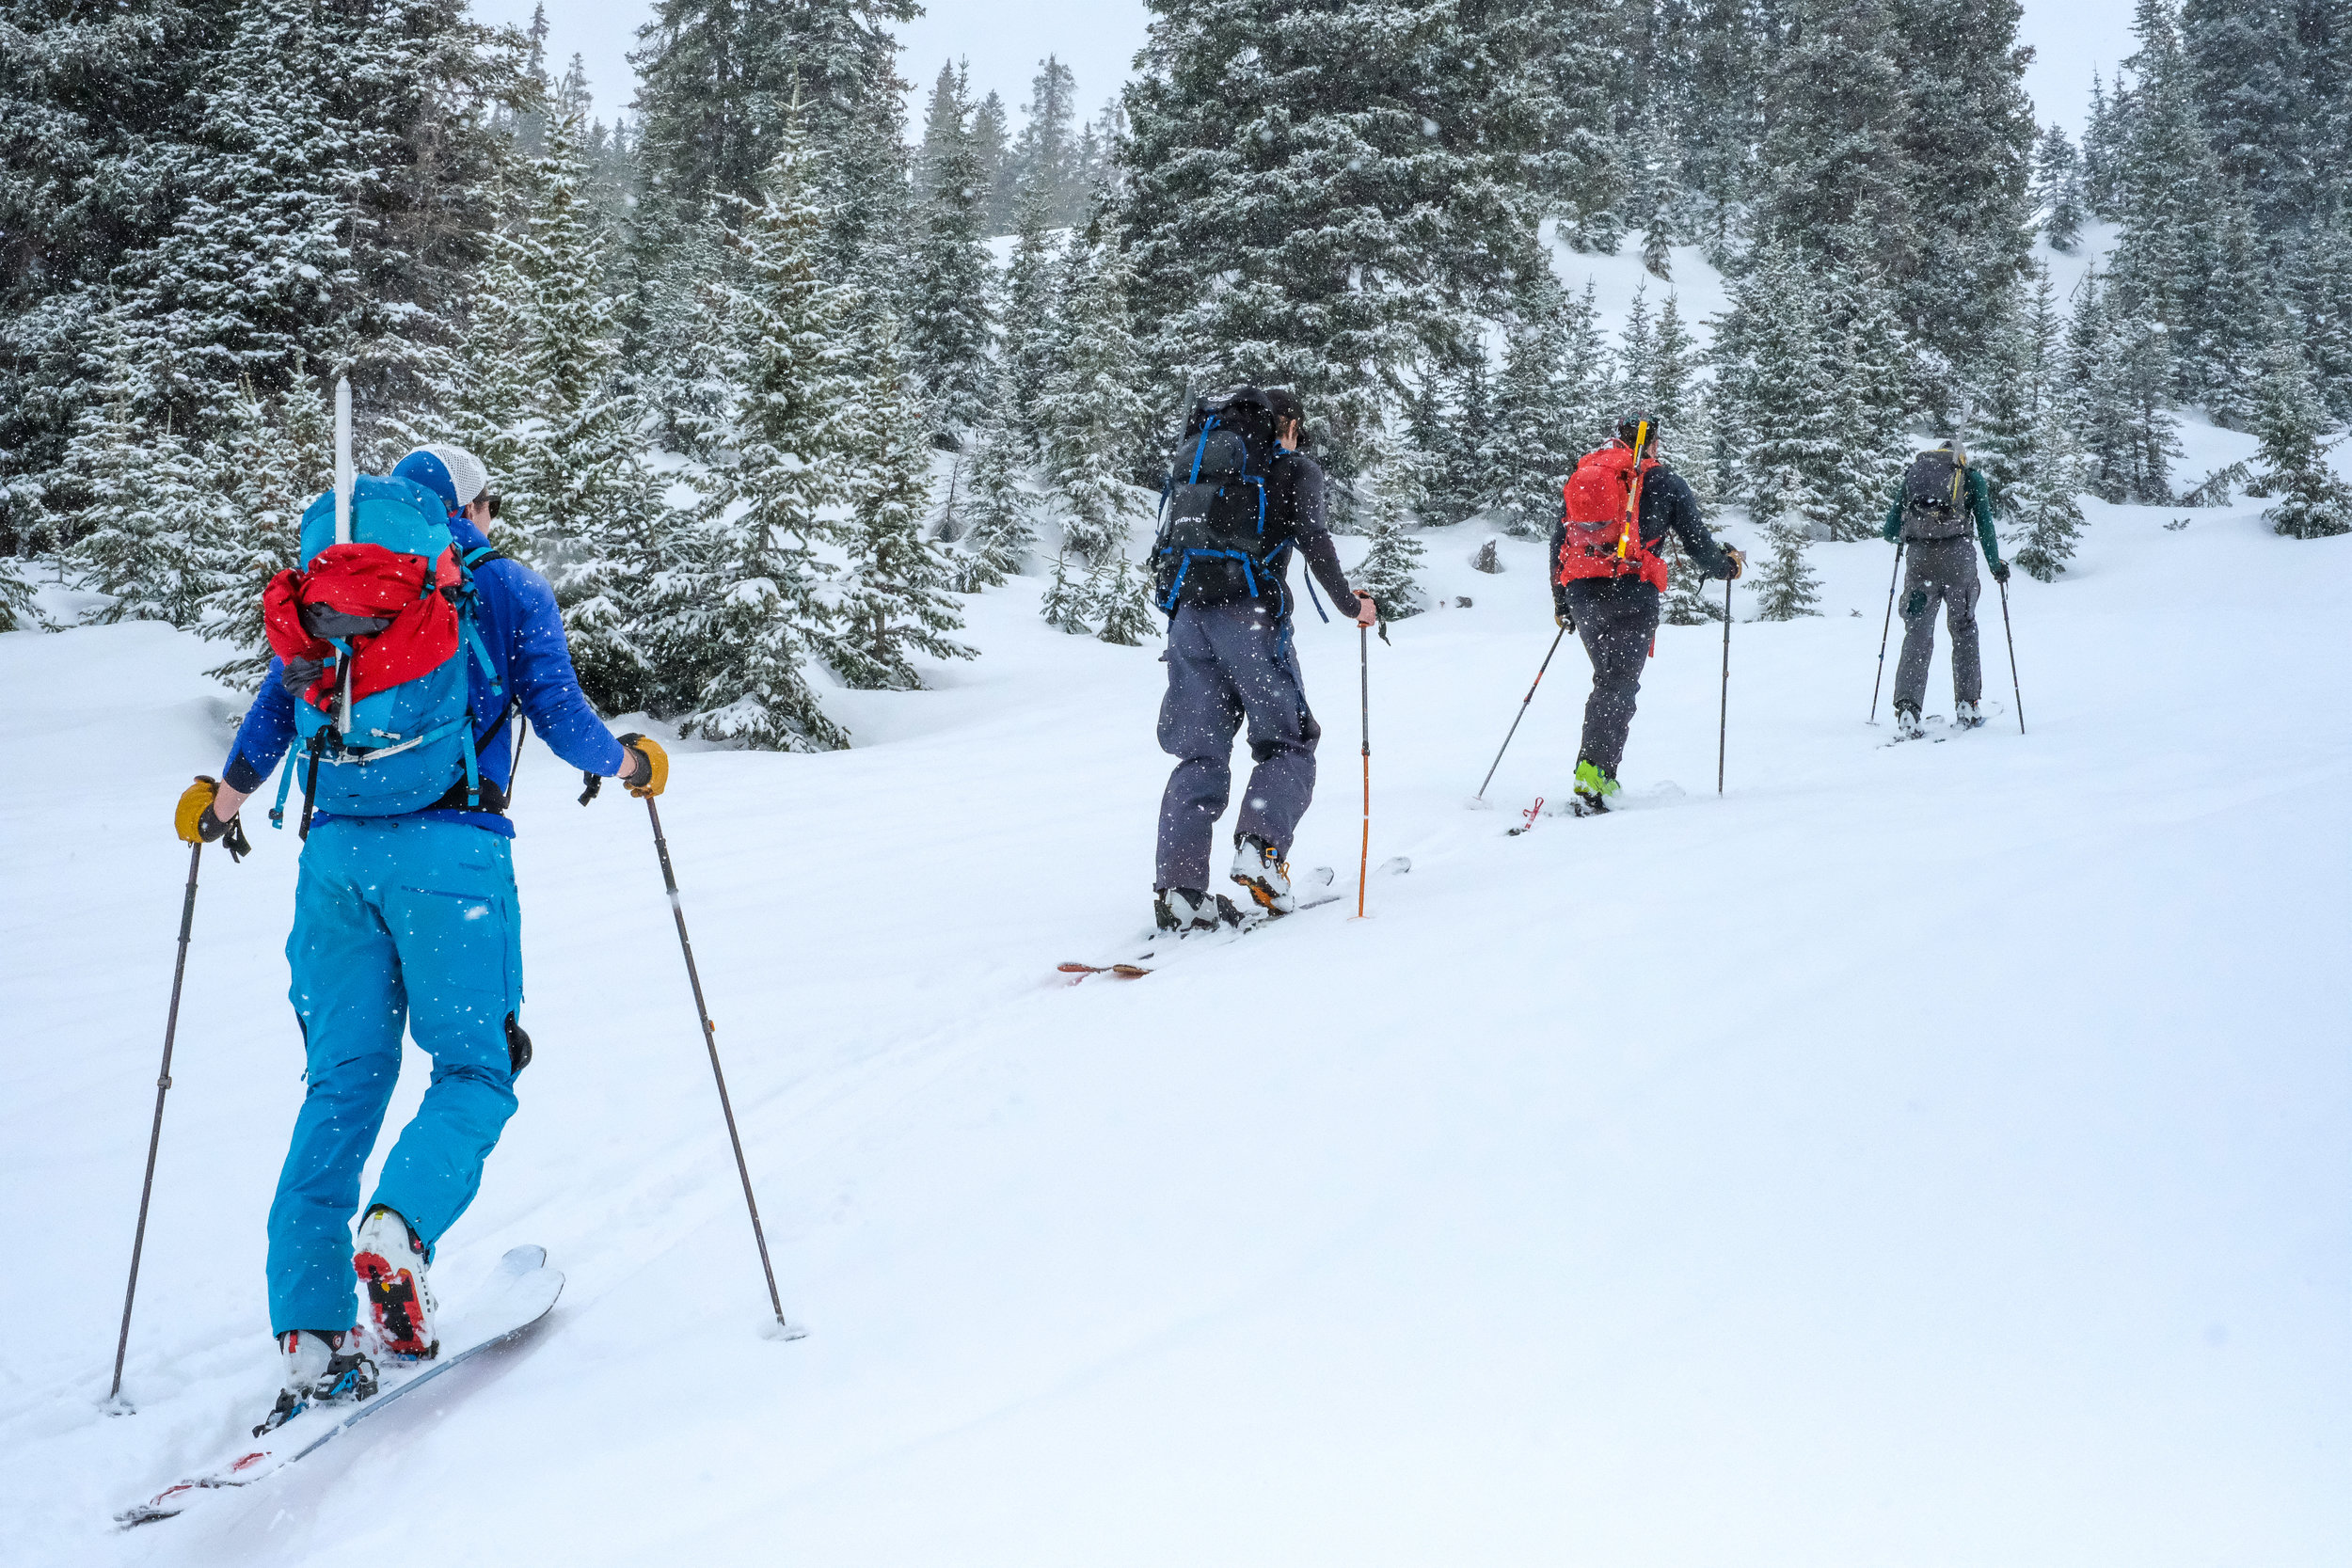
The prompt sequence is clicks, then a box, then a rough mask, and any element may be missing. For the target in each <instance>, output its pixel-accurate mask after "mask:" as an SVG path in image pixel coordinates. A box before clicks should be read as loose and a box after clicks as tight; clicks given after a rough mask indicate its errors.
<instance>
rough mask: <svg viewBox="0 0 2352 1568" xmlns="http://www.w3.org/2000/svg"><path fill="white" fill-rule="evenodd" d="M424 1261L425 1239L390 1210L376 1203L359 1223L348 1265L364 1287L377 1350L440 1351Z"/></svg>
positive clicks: (412, 1357) (420, 1356) (422, 1354)
mask: <svg viewBox="0 0 2352 1568" xmlns="http://www.w3.org/2000/svg"><path fill="white" fill-rule="evenodd" d="M426 1262H427V1259H426V1258H425V1254H424V1243H422V1242H421V1241H419V1240H418V1239H417V1233H416V1232H415V1231H413V1230H411V1229H409V1228H408V1222H407V1221H406V1220H405V1219H402V1218H401V1217H400V1215H399V1214H397V1213H395V1212H393V1211H391V1210H389V1209H387V1208H386V1207H384V1205H382V1204H380V1203H379V1204H377V1205H376V1206H375V1207H374V1208H373V1209H370V1210H369V1211H368V1212H367V1217H366V1218H365V1219H362V1220H361V1221H360V1222H359V1236H358V1241H357V1242H355V1243H353V1245H352V1250H351V1267H352V1270H353V1272H354V1273H356V1274H358V1276H359V1281H360V1283H361V1284H362V1285H364V1286H365V1287H366V1288H367V1296H368V1316H369V1319H370V1320H371V1323H370V1326H371V1327H372V1328H373V1330H374V1338H375V1344H376V1348H377V1350H378V1352H379V1353H380V1354H385V1355H391V1356H398V1357H400V1358H401V1359H403V1360H406V1361H430V1360H432V1359H433V1357H434V1356H435V1355H437V1354H439V1352H440V1349H441V1345H440V1341H439V1340H437V1339H436V1338H434V1337H433V1290H432V1287H430V1286H429V1285H427V1284H426V1283H425V1277H424V1275H425V1268H426Z"/></svg>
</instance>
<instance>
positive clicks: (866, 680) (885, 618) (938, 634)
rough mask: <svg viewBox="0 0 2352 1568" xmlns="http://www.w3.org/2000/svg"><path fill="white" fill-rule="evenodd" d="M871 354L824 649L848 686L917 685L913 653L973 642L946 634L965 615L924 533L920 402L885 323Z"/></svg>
mask: <svg viewBox="0 0 2352 1568" xmlns="http://www.w3.org/2000/svg"><path fill="white" fill-rule="evenodd" d="M867 357H868V359H869V362H870V363H869V367H868V370H867V372H866V382H865V386H864V388H863V396H862V397H861V398H860V400H859V403H858V405H857V407H856V409H855V411H854V413H853V415H852V417H851V421H850V422H851V425H852V429H851V431H850V450H849V451H848V452H847V453H846V454H845V455H846V456H847V457H848V459H849V462H850V475H849V483H848V492H849V495H848V499H849V503H850V516H849V521H848V523H847V524H846V525H845V526H844V528H843V529H842V531H841V533H842V543H843V546H844V547H845V550H846V553H847V555H848V557H849V563H848V569H847V571H846V572H845V574H844V575H843V577H842V579H841V581H840V583H839V585H838V586H837V588H836V589H835V591H834V600H833V606H832V613H831V615H830V616H829V617H828V618H827V620H828V626H829V634H828V635H827V637H826V638H825V641H824V652H825V657H826V659H827V661H828V662H829V663H831V664H832V666H833V667H834V672H835V673H838V674H839V675H840V676H841V678H842V680H843V681H844V682H846V683H847V684H848V685H850V686H852V687H859V688H864V689H871V690H882V691H913V690H916V689H920V688H921V686H922V684H923V681H922V677H921V676H920V675H918V674H917V673H915V669H914V662H913V659H912V656H913V655H914V654H917V653H921V654H928V655H930V657H933V658H970V657H973V651H972V650H971V649H970V648H968V647H966V646H964V645H963V644H962V643H961V642H957V641H953V640H952V639H950V638H949V637H948V636H947V634H948V633H949V632H952V631H957V630H961V627H962V626H963V616H962V613H961V611H960V610H958V609H957V608H956V604H955V601H954V600H953V599H952V598H950V597H948V595H947V594H946V591H945V588H944V586H943V585H944V583H945V581H946V567H945V563H944V562H942V561H941V560H940V558H939V555H938V553H937V552H936V551H935V550H934V549H933V548H932V546H931V545H930V541H928V540H926V539H925V538H924V537H923V517H924V515H925V513H926V512H927V511H928V510H929V509H930V459H929V456H928V453H929V451H930V442H929V440H928V439H927V438H926V436H925V420H924V405H923V402H922V400H921V399H919V398H917V397H915V396H914V395H913V394H912V393H911V392H910V390H909V388H908V386H907V379H908V378H907V374H906V370H905V367H904V365H903V364H902V362H901V361H900V359H899V356H898V342H897V341H896V339H895V337H894V336H893V335H892V334H891V333H890V332H889V331H888V330H887V329H885V330H884V331H883V332H882V334H881V336H880V339H879V341H876V342H875V343H874V345H873V346H872V348H871V349H870V350H869V352H868V356H867Z"/></svg>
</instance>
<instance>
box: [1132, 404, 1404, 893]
mask: <svg viewBox="0 0 2352 1568" xmlns="http://www.w3.org/2000/svg"><path fill="white" fill-rule="evenodd" d="M1201 412H1202V414H1206V415H1209V416H1210V418H1209V420H1208V423H1209V426H1210V428H1209V430H1208V431H1204V432H1201V433H1200V435H1199V436H1198V437H1197V438H1196V437H1194V436H1188V437H1187V445H1186V447H1185V448H1184V449H1181V451H1180V457H1179V461H1180V464H1184V465H1188V466H1189V467H1188V468H1187V469H1186V470H1185V471H1188V472H1189V473H1190V474H1191V476H1192V482H1191V483H1187V484H1185V485H1183V486H1181V487H1180V486H1178V485H1177V484H1176V483H1175V482H1174V481H1173V480H1171V485H1170V488H1171V491H1175V490H1177V489H1179V488H1182V489H1184V490H1197V491H1200V492H1202V495H1201V497H1200V507H1199V509H1198V510H1199V512H1200V517H1201V518H1202V519H1206V518H1208V517H1209V516H1210V515H1211V512H1212V510H1213V509H1214V508H1216V506H1218V505H1220V504H1221V503H1220V502H1219V501H1218V500H1217V496H1218V495H1219V494H1220V493H1227V494H1232V495H1234V496H1238V497H1239V498H1241V507H1240V512H1239V514H1238V515H1240V516H1241V517H1243V518H1244V519H1245V520H1247V521H1248V522H1249V523H1252V524H1256V525H1257V526H1256V527H1254V528H1251V529H1249V530H1248V531H1247V532H1240V531H1237V532H1235V533H1234V535H1233V536H1232V537H1230V538H1228V537H1220V536H1218V535H1216V533H1215V532H1214V531H1208V525H1207V523H1206V522H1205V521H1204V522H1203V530H1204V531H1200V532H1197V533H1191V534H1184V535H1182V536H1179V535H1178V534H1176V533H1173V532H1171V531H1168V530H1164V531H1163V534H1162V539H1161V541H1160V543H1159V545H1158V546H1156V547H1157V548H1158V552H1159V554H1160V555H1161V556H1162V557H1163V558H1165V560H1166V562H1168V563H1167V565H1166V567H1165V569H1166V571H1167V572H1168V576H1169V578H1171V581H1170V582H1169V584H1168V586H1167V587H1166V588H1165V589H1164V590H1163V591H1162V593H1161V595H1160V603H1161V608H1162V609H1163V610H1168V651H1167V652H1166V653H1164V654H1162V655H1161V656H1160V657H1161V659H1162V661H1163V662H1165V663H1166V664H1167V665H1168V695H1167V696H1166V697H1164V698H1163V699H1162V700H1161V703H1160V724H1159V740H1160V750H1162V751H1164V752H1167V753H1168V755H1170V756H1172V757H1175V758H1176V759H1177V763H1176V767H1175V770H1174V771H1173V772H1171V773H1170V774H1169V775H1168V788H1167V790H1166V791H1165V792H1164V793H1163V794H1162V796H1161V798H1160V825H1159V853H1158V857H1157V864H1156V867H1155V869H1154V872H1153V876H1152V894H1153V900H1152V919H1153V921H1154V923H1155V924H1156V925H1158V927H1160V928H1161V929H1162V930H1168V931H1179V932H1181V931H1188V930H1196V929H1209V928H1213V927H1216V926H1217V925H1219V924H1221V923H1226V922H1230V921H1232V920H1233V919H1236V918H1237V911H1234V909H1233V906H1232V903H1231V902H1230V901H1228V900H1226V899H1224V898H1222V897H1216V896H1213V895H1211V894H1210V893H1208V892H1207V891H1206V890H1207V888H1208V885H1209V857H1210V852H1211V841H1212V839H1213V837H1214V834H1215V832H1216V822H1217V819H1218V818H1219V817H1220V816H1223V815H1224V813H1225V806H1226V801H1227V800H1228V798H1229V797H1230V795H1231V793H1232V777H1233V764H1232V754H1233V735H1234V732H1235V731H1236V730H1238V729H1239V728H1240V727H1241V725H1242V723H1243V722H1244V721H1248V726H1249V755H1250V760H1251V761H1252V762H1253V763H1254V764H1256V766H1255V767H1254V768H1252V769H1251V771H1250V774H1249V783H1248V787H1247V788H1246V789H1245V790H1244V792H1243V795H1242V809H1241V816H1240V819H1239V821H1238V822H1237V823H1236V825H1235V832H1234V834H1233V844H1234V850H1235V855H1234V860H1233V865H1232V873H1231V875H1232V879H1233V880H1234V881H1236V882H1239V883H1240V884H1241V885H1242V886H1243V887H1245V888H1247V889H1248V892H1249V895H1250V896H1251V897H1252V898H1254V899H1255V900H1256V901H1257V903H1258V904H1259V906H1260V907H1261V908H1263V909H1264V910H1266V911H1268V912H1270V913H1273V914H1278V915H1279V914H1287V913H1289V912H1290V911H1292V910H1293V909H1295V908H1296V907H1297V906H1296V900H1295V898H1294V897H1293V895H1292V893H1291V885H1290V867H1289V865H1288V864H1287V863H1286V860H1285V857H1286V856H1287V855H1288V854H1289V852H1290V845H1291V836H1292V834H1293V833H1294V832H1295V830H1296V829H1297V826H1298V819H1299V818H1300V817H1301V816H1305V815H1306V811H1307V803H1308V801H1309V800H1311V798H1312V797H1313V795H1314V787H1315V742H1316V740H1317V739H1318V738H1319V737H1320V736H1322V733H1323V730H1322V726H1321V725H1319V724H1317V723H1316V722H1315V718H1314V714H1313V713H1312V712H1311V711H1310V710H1309V708H1308V706H1307V689H1306V684H1305V682H1304V681H1302V680H1301V679H1300V677H1299V673H1298V655H1297V652H1296V650H1295V649H1294V648H1293V647H1292V645H1291V633H1292V625H1291V609H1292V603H1291V596H1290V585H1289V581H1288V577H1289V567H1290V556H1291V554H1292V552H1293V551H1294V549H1295V551H1296V553H1298V554H1301V555H1304V556H1305V557H1306V558H1307V564H1308V567H1309V569H1310V570H1311V571H1312V572H1313V573H1314V576H1315V577H1316V578H1318V579H1320V580H1321V582H1322V583H1323V586H1324V590H1325V592H1327V594H1329V595H1330V597H1331V603H1332V607H1333V608H1334V609H1336V610H1339V611H1340V612H1341V613H1342V614H1343V615H1350V616H1353V617H1354V618H1355V621H1356V624H1357V625H1358V626H1372V625H1374V624H1375V620H1376V616H1375V610H1374V607H1373V602H1372V599H1371V596H1370V595H1369V594H1359V593H1358V592H1356V591H1355V590H1353V589H1351V588H1350V587H1349V586H1348V583H1347V577H1346V574H1345V573H1344V572H1343V571H1342V570H1341V567H1340V558H1339V553H1338V551H1337V550H1335V549H1334V548H1333V547H1332V545H1331V533H1330V530H1329V529H1328V528H1327V526H1326V525H1325V523H1324V516H1323V469H1322V467H1320V466H1319V465H1318V464H1317V463H1316V462H1315V461H1314V459H1312V458H1311V457H1308V456H1306V455H1305V454H1304V453H1302V452H1300V451H1298V435H1299V420H1300V415H1301V410H1300V406H1299V403H1298V400H1297V398H1296V397H1295V396H1294V395H1293V394H1291V393H1290V392H1287V391H1283V390H1280V389H1276V390H1274V391H1270V392H1259V391H1257V390H1255V389H1254V388H1244V389H1243V391H1242V392H1240V393H1237V394H1235V395H1234V397H1233V398H1232V399H1231V400H1229V401H1228V402H1227V403H1226V404H1221V405H1218V407H1217V408H1216V409H1215V410H1213V411H1212V410H1208V409H1206V408H1204V409H1203V410H1202V411H1201ZM1199 419H1200V416H1198V415H1197V416H1196V420H1199ZM1219 425H1222V427H1223V428H1224V430H1225V431H1226V432H1228V433H1236V434H1238V435H1240V436H1242V439H1240V440H1233V439H1232V436H1231V435H1229V436H1228V441H1229V442H1230V450H1231V451H1232V457H1233V461H1234V463H1236V464H1237V465H1247V464H1248V462H1250V461H1252V460H1250V459H1245V458H1244V457H1243V456H1242V453H1243V451H1244V450H1245V448H1247V447H1249V446H1251V445H1252V444H1253V443H1255V442H1257V441H1258V440H1259V434H1258V433H1259V432H1270V434H1271V438H1270V440H1264V441H1263V448H1264V451H1263V456H1259V457H1257V458H1255V459H1254V462H1255V463H1256V464H1257V466H1259V467H1260V469H1261V471H1260V472H1259V474H1258V475H1257V476H1256V477H1255V478H1254V479H1253V478H1252V477H1251V476H1250V475H1249V473H1248V469H1247V467H1246V466H1245V467H1236V468H1235V469H1234V470H1233V474H1234V477H1235V478H1237V479H1238V481H1239V483H1232V482H1231V481H1230V480H1229V482H1228V483H1225V484H1224V485H1223V486H1221V487H1219V486H1217V485H1216V483H1214V479H1215V471H1214V467H1213V468H1212V471H1211V472H1210V473H1208V474H1204V473H1203V471H1202V467H1201V462H1200V452H1199V451H1195V450H1194V449H1195V448H1196V447H1205V448H1206V449H1207V450H1208V451H1209V453H1210V456H1209V459H1208V460H1209V462H1210V463H1211V464H1212V465H1213V466H1214V465H1215V464H1216V462H1217V461H1218V460H1219V456H1220V454H1221V453H1222V452H1223V451H1225V450H1226V449H1224V448H1219V447H1216V446H1214V445H1211V444H1210V441H1211V436H1212V435H1214V434H1215V433H1216V428H1217V427H1218V426H1219ZM1261 496H1262V497H1263V499H1260V498H1261ZM1184 505H1185V501H1184V498H1182V497H1180V498H1179V501H1178V507H1177V511H1178V512H1179V513H1180V514H1181V513H1183V511H1184ZM1260 519H1262V522H1261V521H1260ZM1183 520H1184V519H1183V518H1182V517H1181V516H1180V517H1179V518H1178V521H1179V523H1181V522H1182V521H1183ZM1187 543H1190V544H1191V545H1193V546H1197V547H1195V548H1192V549H1189V550H1187V549H1186V548H1185V546H1186V544H1187ZM1245 557H1246V558H1247V559H1246V560H1245V559H1244V558H1245Z"/></svg>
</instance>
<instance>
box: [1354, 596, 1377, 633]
mask: <svg viewBox="0 0 2352 1568" xmlns="http://www.w3.org/2000/svg"><path fill="white" fill-rule="evenodd" d="M1356 624H1357V625H1358V626H1360V627H1362V628H1363V629H1364V630H1366V631H1370V630H1371V629H1372V628H1373V627H1375V626H1378V625H1379V624H1380V613H1379V611H1378V610H1376V609H1375V608H1374V605H1373V602H1372V595H1371V594H1367V593H1365V592H1364V591H1363V590H1362V589H1360V588H1359V589H1358V590H1356Z"/></svg>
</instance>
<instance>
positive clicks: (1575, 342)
mask: <svg viewBox="0 0 2352 1568" xmlns="http://www.w3.org/2000/svg"><path fill="white" fill-rule="evenodd" d="M1596 318H1597V311H1596V309H1594V305H1593V297H1592V291H1591V289H1590V287H1589V286H1588V287H1587V289H1586V291H1585V293H1584V294H1583V295H1582V296H1581V297H1579V296H1577V295H1573V294H1570V293H1568V292H1567V291H1566V290H1565V289H1563V288H1561V287H1560V285H1559V283H1558V282H1557V281H1556V280H1555V279H1554V278H1553V277H1551V275H1550V273H1549V271H1548V270H1547V271H1545V272H1543V273H1540V274H1538V275H1537V276H1536V277H1534V278H1532V279H1530V281H1529V283H1528V285H1527V287H1526V289H1525V290H1524V291H1523V293H1522V295H1521V304H1520V309H1519V314H1518V319H1517V320H1516V321H1514V322H1513V323H1512V324H1511V325H1510V327H1509V329H1508V336H1507V337H1506V339H1505V346H1504V350H1503V362H1502V378H1501V379H1500V380H1499V381H1498V382H1497V383H1496V385H1495V407H1494V421H1493V426H1492V428H1491V429H1490V430H1488V431H1486V432H1483V433H1478V434H1483V435H1484V436H1486V438H1487V439H1486V443H1485V450H1484V451H1483V452H1482V454H1481V458H1480V461H1479V463H1478V467H1480V468H1481V469H1483V470H1484V472H1485V474H1486V484H1487V486H1489V488H1488V489H1487V490H1486V495H1487V498H1488V501H1489V504H1491V505H1494V506H1498V507H1501V508H1503V509H1504V510H1505V512H1506V514H1507V515H1506V516H1505V518H1504V519H1503V525H1502V526H1503V527H1504V529H1505V530H1506V531H1509V532H1511V533H1515V534H1518V535H1519V536H1520V537H1522V538H1529V539H1540V538H1547V537H1549V535H1550V532H1551V525H1552V524H1553V523H1554V522H1555V521H1557V520H1558V515H1559V510H1560V487H1561V485H1563V484H1564V483H1566V482H1567V477H1568V475H1569V474H1571V473H1573V472H1574V471H1575V469H1576V460H1577V459H1578V458H1579V457H1581V456H1582V455H1583V453H1584V452H1585V451H1587V450H1589V449H1590V448H1591V446H1592V445H1593V444H1594V443H1595V440H1596V437H1597V434H1598V433H1599V431H1600V430H1601V429H1603V428H1604V427H1605V426H1606V425H1607V424H1608V422H1609V416H1608V415H1607V414H1606V413H1604V412H1602V409H1603V407H1604V406H1605V402H1606V399H1607V397H1608V396H1609V392H1610V382H1609V378H1608V370H1609V365H1608V356H1607V355H1606V354H1605V352H1604V351H1603V350H1602V348H1601V344H1600V337H1599V329H1598V326H1597V321H1596ZM1475 438H1476V437H1475V436H1473V439H1475Z"/></svg>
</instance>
